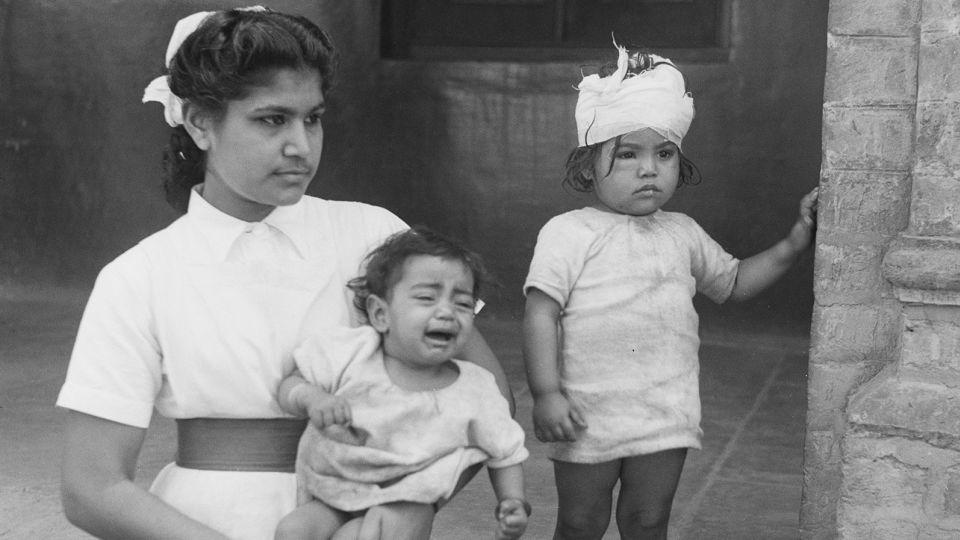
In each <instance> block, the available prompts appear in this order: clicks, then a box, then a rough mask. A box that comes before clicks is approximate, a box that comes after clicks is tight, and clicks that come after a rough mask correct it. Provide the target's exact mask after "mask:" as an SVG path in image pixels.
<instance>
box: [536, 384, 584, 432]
mask: <svg viewBox="0 0 960 540" xmlns="http://www.w3.org/2000/svg"><path fill="white" fill-rule="evenodd" d="M586 427H587V422H586V421H585V420H584V419H583V413H581V412H580V409H578V408H577V407H576V406H575V405H574V404H572V403H570V401H569V400H568V399H567V398H566V396H564V395H563V394H562V393H560V392H550V393H548V394H544V395H542V396H538V397H536V398H534V402H533V428H534V434H535V435H536V436H537V439H539V440H541V441H543V442H560V441H575V440H577V435H578V431H580V430H582V429H585V428H586Z"/></svg>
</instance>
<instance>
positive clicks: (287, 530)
mask: <svg viewBox="0 0 960 540" xmlns="http://www.w3.org/2000/svg"><path fill="white" fill-rule="evenodd" d="M349 518H350V516H349V515H348V514H347V513H345V512H341V511H339V510H336V509H334V508H331V507H329V506H327V505H326V504H324V503H322V502H320V501H318V500H316V499H314V500H312V501H310V502H308V503H305V504H303V505H300V506H298V507H297V508H296V509H295V510H294V511H293V512H290V513H289V514H287V515H286V516H284V517H283V519H281V520H280V524H279V525H277V532H276V535H275V536H274V538H275V540H329V539H330V538H332V537H333V533H335V532H336V531H337V529H339V528H340V527H341V526H342V525H343V524H344V523H346V522H347V520H348V519H349Z"/></svg>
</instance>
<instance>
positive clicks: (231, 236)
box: [187, 184, 307, 261]
mask: <svg viewBox="0 0 960 540" xmlns="http://www.w3.org/2000/svg"><path fill="white" fill-rule="evenodd" d="M201 185H202V184H198V185H197V186H196V187H194V188H193V189H191V190H190V202H189V204H188V205H187V216H189V217H190V219H195V220H198V221H199V222H201V223H203V227H201V228H200V230H201V232H202V234H203V235H204V236H205V237H206V239H207V241H208V242H209V244H210V247H211V249H212V250H213V255H214V256H215V257H216V259H217V260H220V261H222V260H226V258H227V254H228V253H229V252H230V249H231V247H233V244H234V242H235V241H236V240H237V238H238V237H239V236H240V235H241V234H243V233H244V232H245V231H246V230H247V229H249V228H250V225H251V223H250V222H247V221H244V220H242V219H237V218H235V217H233V216H231V215H229V214H226V213H224V212H221V211H220V210H218V209H217V208H215V207H214V206H213V205H212V204H210V203H208V202H207V201H206V199H204V198H203V196H202V195H200V193H199V191H198V189H199V187H200V186H201ZM304 197H306V195H304ZM303 213H304V203H303V198H302V197H301V198H300V200H299V201H297V202H296V204H291V205H289V206H278V207H276V208H274V209H273V211H272V212H270V214H268V215H267V217H265V218H263V223H265V224H267V225H270V226H271V227H273V228H275V229H277V230H279V231H280V232H281V233H283V234H284V235H285V236H286V237H287V238H289V239H290V241H291V242H292V243H293V246H294V247H295V248H296V249H297V252H298V253H299V255H300V256H301V257H303V258H306V254H307V235H306V230H305V229H306V226H305V225H304V222H303Z"/></svg>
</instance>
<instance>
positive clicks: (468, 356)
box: [460, 327, 517, 416]
mask: <svg viewBox="0 0 960 540" xmlns="http://www.w3.org/2000/svg"><path fill="white" fill-rule="evenodd" d="M460 358H462V359H463V360H466V361H468V362H473V363H474V364H476V365H478V366H480V367H482V368H485V369H486V370H487V371H489V372H490V373H493V378H494V379H496V381H497V387H498V388H500V393H501V394H503V397H505V398H506V399H507V403H509V404H510V414H511V416H512V415H513V414H515V413H516V412H517V403H516V401H514V399H513V390H511V389H510V382H509V381H507V374H506V373H505V372H504V371H503V366H501V365H500V361H499V360H497V356H496V355H495V354H493V350H492V349H491V348H490V346H489V345H487V341H486V340H485V339H483V336H482V335H481V334H480V330H478V329H477V328H476V327H474V329H473V335H471V336H470V339H468V340H467V342H466V343H464V345H463V349H461V351H460Z"/></svg>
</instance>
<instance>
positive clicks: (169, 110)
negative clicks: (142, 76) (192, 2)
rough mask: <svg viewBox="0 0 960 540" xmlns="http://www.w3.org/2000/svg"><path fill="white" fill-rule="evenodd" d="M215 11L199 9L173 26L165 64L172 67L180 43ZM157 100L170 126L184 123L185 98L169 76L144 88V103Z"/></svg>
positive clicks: (157, 79)
mask: <svg viewBox="0 0 960 540" xmlns="http://www.w3.org/2000/svg"><path fill="white" fill-rule="evenodd" d="M239 9H240V10H241V11H266V8H264V7H263V6H251V7H246V8H239ZM213 13H215V12H214V11H198V12H197V13H194V14H193V15H188V16H186V17H184V18H182V19H180V20H179V21H177V24H176V26H174V27H173V34H172V35H171V36H170V42H169V43H168V44H167V54H166V56H165V57H164V60H165V62H164V65H165V66H167V67H168V68H169V67H170V61H171V60H173V57H174V55H176V54H177V51H178V50H180V45H183V42H184V41H186V39H187V37H188V36H189V35H190V34H192V33H193V32H194V31H195V30H196V29H197V28H199V27H200V24H201V23H202V22H203V20H204V19H206V18H207V17H208V16H210V15H211V14H213ZM148 101H156V102H158V103H160V104H162V105H163V117H164V119H166V121H167V124H169V125H170V127H176V126H179V125H181V124H183V100H182V99H180V97H179V96H177V95H176V94H174V93H173V92H171V91H170V85H169V83H168V82H167V76H166V75H161V76H159V77H157V78H156V79H154V80H152V81H150V84H148V85H147V87H146V88H145V89H144V90H143V100H142V102H143V103H146V102H148Z"/></svg>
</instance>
